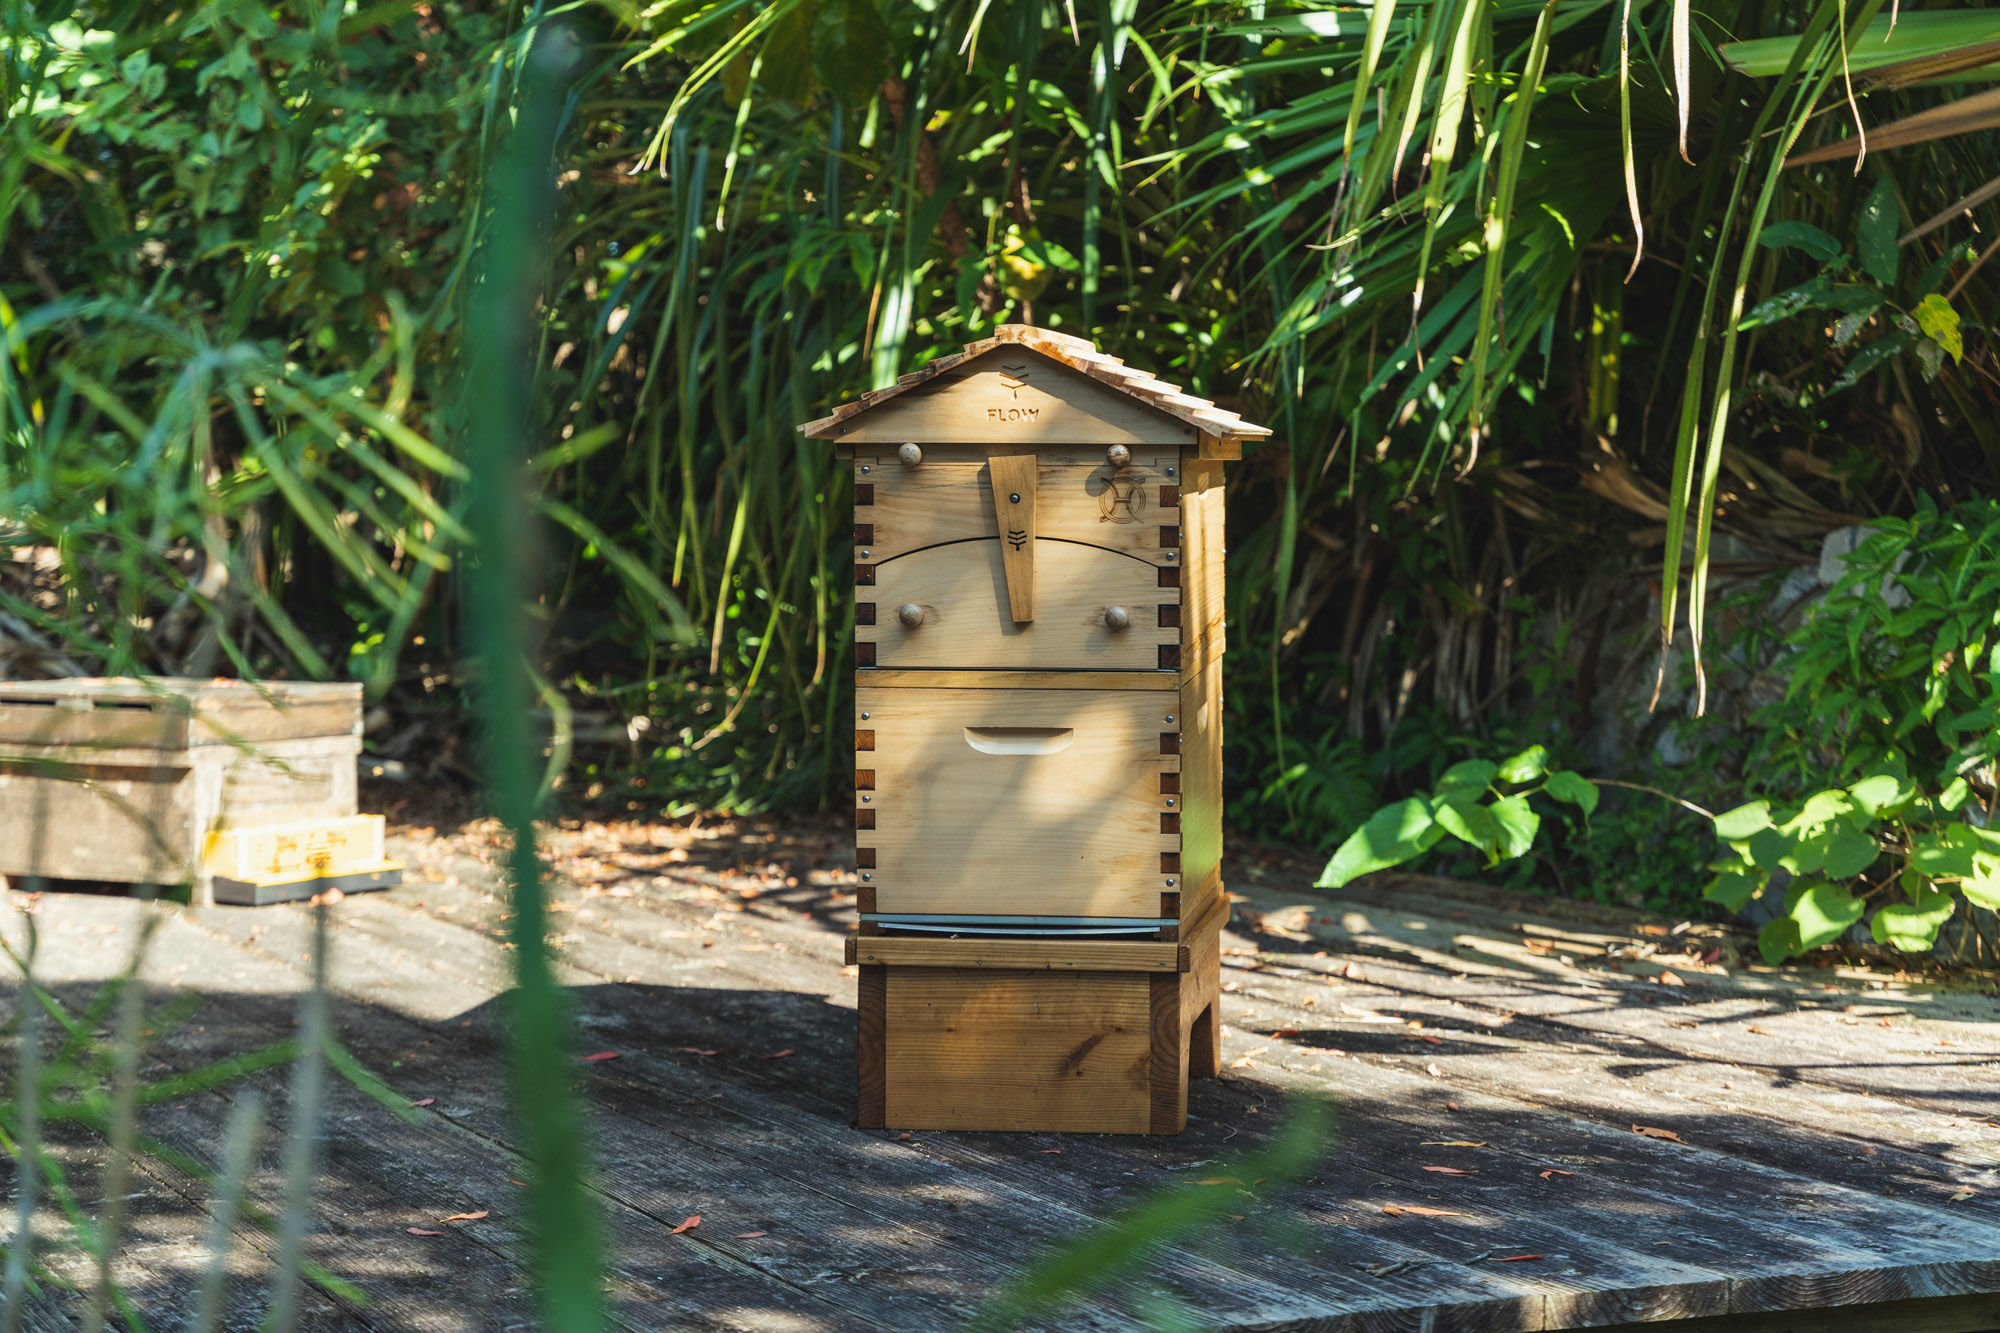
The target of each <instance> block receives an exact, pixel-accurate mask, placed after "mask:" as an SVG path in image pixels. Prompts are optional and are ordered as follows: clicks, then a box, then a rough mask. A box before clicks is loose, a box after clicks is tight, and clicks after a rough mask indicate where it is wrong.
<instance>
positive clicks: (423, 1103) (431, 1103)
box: [410, 1097, 438, 1106]
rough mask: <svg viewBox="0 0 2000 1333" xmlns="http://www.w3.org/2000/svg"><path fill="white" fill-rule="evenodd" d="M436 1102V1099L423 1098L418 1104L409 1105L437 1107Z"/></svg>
mask: <svg viewBox="0 0 2000 1333" xmlns="http://www.w3.org/2000/svg"><path fill="white" fill-rule="evenodd" d="M437 1100H438V1099H437V1098H435V1097H426V1098H424V1099H423V1100H422V1101H420V1102H411V1103H410V1105H412V1106H436V1105H437Z"/></svg>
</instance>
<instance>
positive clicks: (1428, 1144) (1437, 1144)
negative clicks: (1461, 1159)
mask: <svg viewBox="0 0 2000 1333" xmlns="http://www.w3.org/2000/svg"><path fill="white" fill-rule="evenodd" d="M1417 1146H1418V1147H1419V1148H1484V1147H1485V1146H1486V1144H1485V1143H1484V1142H1480V1143H1474V1142H1473V1141H1472V1140H1471V1139H1425V1140H1424V1141H1423V1142H1422V1143H1419V1144H1418V1145H1417Z"/></svg>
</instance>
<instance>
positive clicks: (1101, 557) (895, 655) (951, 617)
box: [854, 538, 1181, 671]
mask: <svg viewBox="0 0 2000 1333" xmlns="http://www.w3.org/2000/svg"><path fill="white" fill-rule="evenodd" d="M1001 551H1002V543H1001V542H1000V541H998V540H997V539H993V538H981V539H979V540H976V541H967V542H956V543H953V544H952V545H949V546H933V547H929V548H926V549H925V550H921V551H918V552H915V553H914V554H911V555H906V556H902V557H900V558H898V559H895V560H891V561H889V562H888V563H886V564H881V565H877V566H875V567H874V579H875V583H874V585H873V586H874V589H875V592H874V597H873V600H874V601H875V602H876V603H877V604H878V605H886V606H903V605H906V604H914V605H916V606H919V607H921V608H923V613H924V615H923V622H922V623H921V624H920V625H919V626H918V627H917V628H915V629H910V628H908V627H906V626H904V625H903V624H902V623H901V622H899V621H898V620H897V619H896V618H895V617H894V616H886V615H885V616H880V617H878V619H879V620H882V621H885V622H887V623H885V624H877V625H867V626H856V627H855V631H854V634H855V638H856V640H857V642H858V643H859V644H864V645H872V646H873V648H874V653H875V656H874V660H873V665H875V666H877V667H903V668H910V667H916V668H959V667H965V668H972V669H977V670H989V671H990V670H995V669H1001V670H1102V669H1114V670H1127V671H1132V670H1154V669H1157V668H1158V667H1159V666H1160V662H1159V660H1158V652H1159V649H1160V648H1161V647H1162V646H1166V645H1174V644H1177V643H1178V642H1179V637H1178V636H1179V634H1180V633H1181V631H1179V630H1175V629H1162V628H1161V627H1160V625H1159V613H1158V606H1159V604H1160V603H1161V601H1163V600H1164V599H1165V598H1166V597H1167V596H1168V594H1166V593H1165V592H1163V591H1162V590H1161V589H1159V588H1157V587H1155V586H1154V571H1153V567H1152V566H1151V565H1148V564H1145V563H1143V562H1141V561H1139V560H1135V559H1133V558H1132V557H1131V556H1127V555H1120V554H1118V553H1117V552H1115V551H1110V550H1106V549H1105V548H1103V547H1099V546H1082V545H1079V544H1077V543H1075V542H1059V541H1042V542H1039V543H1037V544H1036V547H1035V555H1034V564H1035V570H1036V579H1037V584H1038V587H1039V590H1040V592H1039V599H1038V604H1037V607H1036V610H1035V620H1034V622H1033V623H1032V624H1025V625H1024V624H1017V623H1016V622H1015V621H1014V618H1013V615H1012V613H1011V610H1010V606H1009V601H1008V583H1007V574H1006V570H1005V566H1004V564H1003V562H1002V555H1001ZM1110 606H1122V607H1125V608H1126V610H1127V611H1129V612H1130V613H1131V618H1132V619H1131V626H1130V628H1128V629H1123V630H1113V629H1111V628H1109V627H1108V626H1107V625H1106V624H1105V619H1104V613H1105V609H1106V608H1107V607H1110Z"/></svg>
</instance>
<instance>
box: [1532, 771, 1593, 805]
mask: <svg viewBox="0 0 2000 1333" xmlns="http://www.w3.org/2000/svg"><path fill="white" fill-rule="evenodd" d="M1542 790H1543V791H1545V792H1547V793H1548V794H1549V795H1550V796H1552V797H1554V798H1555V799H1556V800H1558V801H1567V802H1569V803H1570V804H1571V805H1579V806H1582V807H1583V813H1584V814H1585V815H1589V814H1592V813H1593V812H1595V811H1596V809H1597V798H1598V795H1599V792H1598V790H1597V784H1596V783H1595V782H1592V781H1591V780H1590V779H1589V778H1587V777H1585V776H1583V774H1581V773H1577V772H1573V771H1571V770H1570V769H1567V768H1563V769H1557V770H1556V771H1555V772H1553V773H1551V774H1549V781H1548V785H1547V786H1545V787H1543V788H1542Z"/></svg>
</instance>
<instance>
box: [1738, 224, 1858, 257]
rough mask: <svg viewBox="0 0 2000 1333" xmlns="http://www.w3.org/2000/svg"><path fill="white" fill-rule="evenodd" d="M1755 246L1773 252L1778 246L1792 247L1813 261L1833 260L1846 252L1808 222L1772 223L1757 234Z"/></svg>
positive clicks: (1836, 242) (1837, 242)
mask: <svg viewBox="0 0 2000 1333" xmlns="http://www.w3.org/2000/svg"><path fill="white" fill-rule="evenodd" d="M1757 244H1759V245H1766V246H1769V247H1771V248H1772V249H1773V250H1775V249H1777V248H1779V247H1780V246H1786V245H1789V246H1794V247H1796V248H1798V249H1800V250H1803V251H1805V252H1806V253H1807V254H1809V255H1811V256H1812V257H1813V258H1814V259H1821V260H1829V261H1831V260H1835V259H1838V258H1840V257H1841V255H1843V254H1845V253H1846V252H1845V251H1844V250H1842V249H1841V248H1840V242H1839V241H1836V240H1834V239H1833V237H1831V236H1829V235H1827V234H1826V233H1825V232H1823V231H1821V230H1820V229H1819V228H1818V227H1815V226H1813V225H1812V223H1810V222H1773V223H1772V224H1771V225H1770V226H1768V227H1766V228H1764V230H1763V231H1761V232H1758V233H1757Z"/></svg>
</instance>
